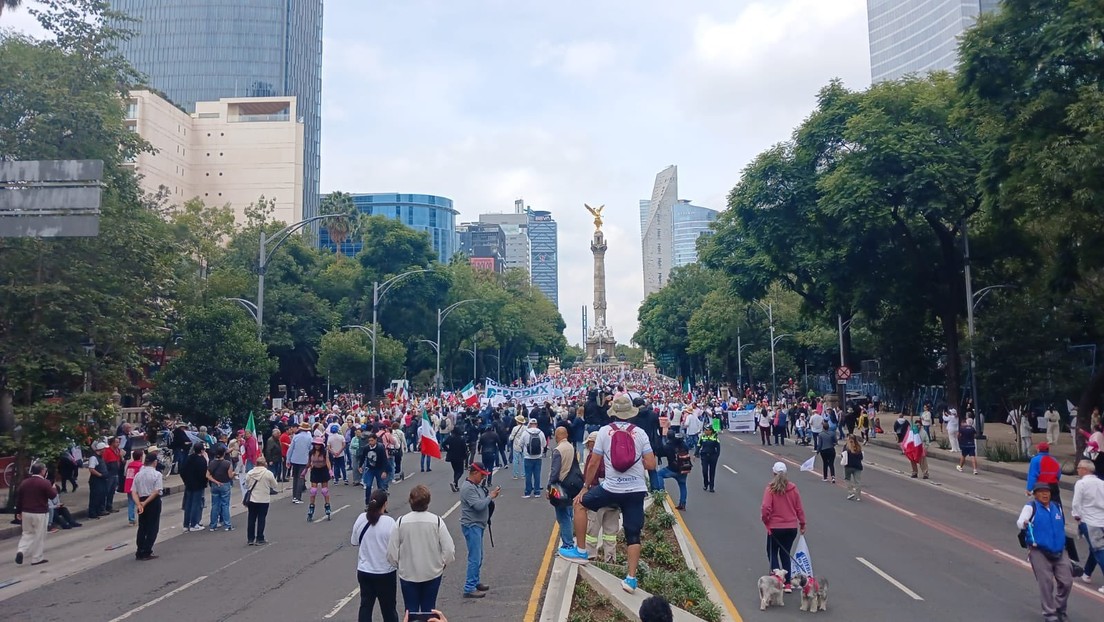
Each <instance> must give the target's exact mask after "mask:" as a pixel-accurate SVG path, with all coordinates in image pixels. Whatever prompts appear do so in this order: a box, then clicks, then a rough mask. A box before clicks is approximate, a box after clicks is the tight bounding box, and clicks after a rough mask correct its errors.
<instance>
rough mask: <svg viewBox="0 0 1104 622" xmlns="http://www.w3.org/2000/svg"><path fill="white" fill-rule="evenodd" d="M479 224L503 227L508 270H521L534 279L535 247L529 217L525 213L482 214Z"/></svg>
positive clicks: (505, 258)
mask: <svg viewBox="0 0 1104 622" xmlns="http://www.w3.org/2000/svg"><path fill="white" fill-rule="evenodd" d="M479 222H483V223H490V224H495V225H498V226H500V227H502V231H503V232H504V233H505V234H506V256H505V257H503V259H504V260H505V262H506V269H507V270H512V269H514V268H521V269H523V270H525V272H526V274H528V275H529V279H530V282H531V281H532V278H533V246H532V244H531V243H530V241H529V215H528V214H526V213H525V212H524V211H522V212H515V213H505V214H480V215H479Z"/></svg>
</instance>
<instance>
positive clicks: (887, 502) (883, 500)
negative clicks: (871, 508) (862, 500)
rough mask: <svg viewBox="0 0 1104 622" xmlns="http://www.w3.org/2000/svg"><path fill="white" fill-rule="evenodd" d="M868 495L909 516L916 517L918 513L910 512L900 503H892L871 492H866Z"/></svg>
mask: <svg viewBox="0 0 1104 622" xmlns="http://www.w3.org/2000/svg"><path fill="white" fill-rule="evenodd" d="M866 496H867V497H869V498H871V499H873V500H875V501H877V502H878V503H881V504H882V505H884V506H886V507H888V508H890V509H893V510H897V511H898V512H900V513H902V514H904V515H905V516H908V517H909V518H916V514H914V513H912V512H909V511H908V510H906V509H905V508H903V507H901V506H899V505H895V504H893V503H890V502H889V501H886V500H885V499H881V498H878V497H876V496H874V495H872V494H870V493H866Z"/></svg>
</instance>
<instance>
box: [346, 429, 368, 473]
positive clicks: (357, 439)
mask: <svg viewBox="0 0 1104 622" xmlns="http://www.w3.org/2000/svg"><path fill="white" fill-rule="evenodd" d="M362 433H363V432H362V431H361V429H360V426H354V427H353V436H352V438H350V439H349V445H348V448H347V449H348V453H349V456H350V458H351V459H350V461H349V468H348V470H349V471H351V472H352V473H353V486H360V485H361V483H360V468H359V465H357V464H355V461H356V459H357V456H359V455H360V444H361V442H362V441H363V440H364V439H363V437H362V436H361V434H362Z"/></svg>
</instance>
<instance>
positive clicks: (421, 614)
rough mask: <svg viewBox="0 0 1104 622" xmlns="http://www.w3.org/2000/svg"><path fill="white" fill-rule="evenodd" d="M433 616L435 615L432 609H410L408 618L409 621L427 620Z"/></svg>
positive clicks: (420, 621)
mask: <svg viewBox="0 0 1104 622" xmlns="http://www.w3.org/2000/svg"><path fill="white" fill-rule="evenodd" d="M433 617H435V616H434V615H433V612H432V611H411V612H410V617H409V620H410V622H429V620H430V619H431V618H433Z"/></svg>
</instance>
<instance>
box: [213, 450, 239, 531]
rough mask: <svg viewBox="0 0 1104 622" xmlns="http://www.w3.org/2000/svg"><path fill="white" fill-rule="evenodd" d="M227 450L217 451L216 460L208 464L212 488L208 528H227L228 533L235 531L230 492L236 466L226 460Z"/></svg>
mask: <svg viewBox="0 0 1104 622" xmlns="http://www.w3.org/2000/svg"><path fill="white" fill-rule="evenodd" d="M226 451H227V450H226V449H225V448H223V447H221V446H220V447H218V448H216V449H215V458H214V460H211V461H210V462H209V463H207V481H208V482H210V485H211V486H210V488H211V520H210V521H209V523H208V525H207V527H208V529H210V530H211V531H214V530H216V529H218V528H219V526H225V527H226V531H233V530H234V526H233V525H232V524H231V523H230V491H231V490H232V489H233V484H232V482H233V481H234V477H235V474H234V466H233V465H232V464H231V463H230V460H227V458H226Z"/></svg>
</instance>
